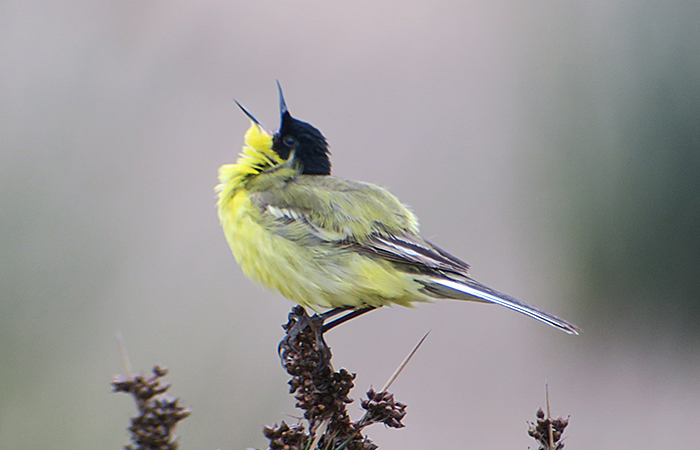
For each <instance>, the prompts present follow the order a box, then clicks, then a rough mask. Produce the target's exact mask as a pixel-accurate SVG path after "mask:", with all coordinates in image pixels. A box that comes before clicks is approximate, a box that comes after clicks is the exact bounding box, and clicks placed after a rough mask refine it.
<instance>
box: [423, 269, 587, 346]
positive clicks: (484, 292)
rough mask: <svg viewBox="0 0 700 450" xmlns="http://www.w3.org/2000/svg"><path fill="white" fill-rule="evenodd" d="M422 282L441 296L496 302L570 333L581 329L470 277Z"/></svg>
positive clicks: (577, 332) (427, 288) (432, 291)
mask: <svg viewBox="0 0 700 450" xmlns="http://www.w3.org/2000/svg"><path fill="white" fill-rule="evenodd" d="M421 283H422V284H423V285H424V286H425V288H426V290H427V291H429V292H430V293H431V294H433V295H437V296H439V297H446V298H454V299H458V300H475V301H483V302H487V303H495V304H497V305H501V306H505V307H506V308H508V309H512V310H513V311H517V312H519V313H521V314H525V315H526V316H530V317H532V318H533V319H537V320H539V321H542V322H544V323H546V324H549V325H551V326H553V327H555V328H559V329H560V330H562V331H564V332H566V333H568V334H575V335H577V334H579V332H580V329H579V328H578V327H577V326H576V325H574V324H572V323H569V322H567V321H565V320H563V319H560V318H558V317H556V316H553V315H552V314H549V313H546V312H544V311H542V310H541V309H538V308H536V307H534V306H532V305H528V304H527V303H525V302H521V301H520V300H518V299H516V298H513V297H511V296H509V295H505V294H502V293H500V292H498V291H494V290H493V289H491V288H490V287H488V286H484V285H483V284H481V283H479V282H478V281H475V280H473V279H471V278H469V277H460V279H459V281H457V280H454V279H452V278H442V277H441V278H430V279H429V280H421Z"/></svg>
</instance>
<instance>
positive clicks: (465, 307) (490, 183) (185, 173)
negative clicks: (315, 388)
mask: <svg viewBox="0 0 700 450" xmlns="http://www.w3.org/2000/svg"><path fill="white" fill-rule="evenodd" d="M699 48H700V3H699V2H697V1H694V0H671V1H669V2H663V3H658V2H651V1H625V0H622V1H615V2H603V1H596V0H581V1H561V0H559V1H546V0H535V1H527V2H526V1H520V0H511V1H503V0H495V1H489V2H481V1H465V2H456V1H453V2H443V1H435V2H426V1H411V0H408V1H403V2H396V1H394V2H390V1H376V0H374V1H363V0H360V1H355V2H332V1H289V2H279V1H269V0H261V1H255V2H252V1H251V2H237V1H200V2H184V1H167V2H166V1H107V2H94V3H86V2H69V1H56V2H35V1H23V2H19V1H5V2H2V3H0V61H1V63H0V104H1V105H2V106H1V107H0V135H1V136H2V138H1V142H0V386H1V387H0V449H3V450H4V449H17V448H36V449H39V448H51V449H94V448H100V449H110V448H112V449H117V448H121V446H122V445H123V444H124V443H125V442H126V441H127V433H126V431H125V428H126V426H127V425H128V419H129V417H130V416H131V415H132V414H133V412H134V405H133V402H132V400H131V399H130V398H129V397H127V396H125V395H122V394H119V395H116V394H111V393H110V385H109V383H110V381H111V379H112V376H113V375H115V374H119V373H124V368H123V366H122V363H121V360H120V356H119V353H118V350H117V341H116V334H117V333H118V332H121V333H122V334H123V336H124V340H125V343H126V346H127V348H128V351H129V355H130V357H131V362H132V364H133V366H134V369H135V370H137V371H149V370H150V368H151V367H152V365H153V364H154V363H156V362H160V363H162V364H164V365H166V366H168V367H169V368H170V370H171V374H170V375H169V376H168V379H167V380H168V381H170V382H171V383H172V384H173V386H174V387H173V388H172V390H171V394H172V395H174V396H179V397H181V398H182V399H183V401H184V403H185V404H186V406H188V407H190V408H192V409H193V411H194V413H193V415H192V417H191V418H189V419H187V420H186V421H185V422H183V424H182V425H181V426H180V427H179V428H178V432H179V434H180V435H181V439H180V443H181V446H182V448H183V449H194V448H197V449H238V450H240V449H245V448H248V447H255V448H267V447H266V446H267V440H266V439H265V438H264V437H263V436H262V432H261V430H262V427H263V425H265V424H273V423H275V422H279V421H281V420H285V421H287V422H294V421H295V420H296V419H295V417H296V416H298V415H299V411H298V410H296V409H295V408H294V402H293V400H292V398H291V396H289V395H288V394H287V390H288V388H287V385H286V381H287V377H286V374H285V372H284V371H283V370H282V368H281V367H280V364H279V361H278V358H277V355H276V352H275V350H276V346H277V343H278V342H279V340H280V339H281V338H282V336H283V334H282V329H281V328H280V325H281V324H282V323H284V322H285V321H286V314H287V313H288V311H289V309H290V307H291V304H290V303H289V302H288V301H286V300H284V299H282V298H279V297H276V296H275V295H274V294H272V293H269V292H268V291H266V290H263V289H260V288H258V287H257V286H255V285H253V284H252V283H251V282H250V281H248V280H247V279H246V278H245V277H244V276H243V274H242V273H241V271H240V269H239V268H238V267H237V265H236V263H235V261H234V259H233V257H232V255H231V254H230V251H229V249H228V246H227V245H226V243H225V241H224V238H223V233H222V232H221V230H220V227H219V224H218V220H217V217H216V211H215V198H214V190H213V189H214V186H215V184H216V183H217V179H216V176H217V168H218V167H219V166H220V165H222V164H224V163H231V162H233V161H235V159H236V156H237V154H238V152H239V150H240V147H241V145H242V143H243V134H244V132H245V130H246V129H247V128H248V126H249V121H248V119H247V118H246V117H245V116H244V115H243V114H242V113H241V112H240V111H239V110H238V108H237V107H236V105H235V104H234V102H233V98H236V99H237V100H239V101H240V102H241V103H243V104H244V105H246V106H247V107H248V108H249V109H250V110H251V111H252V112H253V113H254V114H256V115H257V116H258V118H259V119H260V120H261V121H262V122H263V123H264V124H266V125H267V126H268V127H269V128H271V129H275V128H276V127H277V124H278V120H279V117H278V107H277V92H276V87H275V79H276V78H277V79H279V80H280V82H281V83H282V86H283V87H284V89H285V95H286V99H287V103H288V105H289V108H290V111H291V112H292V114H294V116H296V117H298V118H300V119H302V120H306V121H309V122H311V123H313V124H314V125H316V126H317V127H319V128H320V129H321V130H322V131H323V132H324V134H325V135H326V136H327V137H328V139H329V141H330V143H331V146H332V152H333V164H334V172H335V174H336V175H338V176H342V177H346V178H353V179H359V180H364V181H369V182H373V183H377V184H379V185H381V186H384V187H387V188H389V189H390V190H391V191H392V192H393V193H394V194H396V195H397V196H398V197H399V198H401V199H402V200H403V201H404V202H406V203H407V204H409V205H411V206H412V207H413V209H414V210H415V212H416V213H417V214H418V215H419V217H421V219H422V231H423V234H424V235H425V237H427V238H429V239H431V240H432V241H433V242H434V243H436V244H437V245H439V246H441V247H444V248H445V249H447V250H448V251H450V252H451V253H453V254H455V255H458V256H459V257H461V258H463V259H465V260H466V261H467V262H469V263H471V264H472V273H473V275H474V277H475V278H476V279H478V280H480V281H482V282H484V283H486V284H489V285H491V286H493V287H495V288H497V289H499V290H501V291H504V292H508V293H511V294H512V295H515V296H517V297H519V298H522V299H524V300H527V301H530V302H532V303H535V304H537V305H539V306H541V307H543V308H545V309H547V310H550V311H552V312H554V313H556V314H558V315H560V316H562V317H564V318H566V319H569V320H571V321H572V322H575V323H577V324H578V325H579V326H581V328H582V329H583V334H582V335H581V336H579V337H571V336H567V335H565V334H563V333H561V332H558V331H557V330H555V329H553V328H550V327H547V326H545V325H543V324H541V323H537V322H535V321H533V320H531V319H528V318H526V317H524V316H521V315H519V314H515V313H512V312H509V311H507V310H505V309H504V308H497V307H492V306H486V305H481V304H465V303H462V302H451V301H442V302H438V303H436V304H433V305H421V306H420V307H418V308H417V309H404V308H385V309H384V310H380V311H377V312H374V313H372V314H369V315H367V316H364V317H362V318H360V319H358V320H355V321H352V322H350V323H348V324H346V325H343V326H342V327H340V328H339V329H337V330H334V331H332V332H331V333H329V336H328V342H329V344H330V345H331V346H332V347H333V351H334V354H335V359H334V362H335V365H336V367H340V366H344V367H347V368H348V369H349V370H350V371H353V372H357V373H358V376H357V379H356V385H357V388H356V390H355V391H353V397H354V398H355V399H359V398H360V397H361V396H362V395H363V393H364V392H365V391H366V390H367V389H368V388H369V387H370V386H375V387H379V386H381V385H383V384H384V382H385V381H386V380H387V379H388V377H389V376H390V375H391V373H392V372H393V371H394V369H395V368H396V366H397V365H398V364H399V363H400V361H401V360H402V359H403V358H404V356H405V355H406V354H407V353H408V352H409V351H410V350H411V348H412V347H413V345H414V344H415V343H416V342H417V341H418V340H419V339H420V337H421V336H422V335H423V334H424V333H425V332H426V331H428V330H432V333H431V335H430V337H429V338H428V340H427V341H426V343H425V344H424V346H423V347H422V348H421V350H420V351H419V352H418V354H417V355H416V357H415V358H414V360H413V362H412V363H411V365H409V366H408V368H407V370H406V371H405V372H404V373H403V374H402V375H401V377H400V378H399V379H398V381H397V382H396V383H395V384H394V386H393V389H392V390H393V391H394V392H395V395H396V398H397V399H398V400H400V401H402V402H405V403H407V404H408V405H409V407H408V416H407V418H406V419H405V423H406V425H407V427H406V428H405V429H401V430H393V429H384V428H382V427H380V426H375V427H374V428H370V429H369V430H368V435H369V437H370V438H372V439H373V440H374V441H375V443H377V444H378V445H379V446H380V448H382V449H384V450H390V449H425V448H486V447H490V448H512V449H516V448H520V449H525V448H527V447H528V446H529V447H530V448H535V443H534V441H532V440H531V439H530V438H528V436H527V434H526V431H527V424H526V421H528V420H530V421H531V420H534V419H535V411H536V410H537V408H539V407H540V406H544V385H545V380H546V381H547V382H548V384H549V390H550V400H551V405H552V413H553V415H555V416H558V415H563V416H567V415H571V424H570V426H569V428H568V429H567V432H566V435H567V436H568V437H567V440H566V446H567V448H570V449H571V450H574V449H585V448H602V449H607V448H610V449H620V448H630V449H636V448H659V447H660V448H673V447H674V446H676V447H682V448H688V447H693V446H697V445H698V444H699V443H700V414H698V412H699V411H700V351H699V350H700V325H699V324H700V52H699V51H698V49H699ZM350 411H351V413H352V414H354V417H355V418H358V417H359V416H360V414H361V413H360V408H359V401H356V402H355V403H354V404H353V405H351V407H350Z"/></svg>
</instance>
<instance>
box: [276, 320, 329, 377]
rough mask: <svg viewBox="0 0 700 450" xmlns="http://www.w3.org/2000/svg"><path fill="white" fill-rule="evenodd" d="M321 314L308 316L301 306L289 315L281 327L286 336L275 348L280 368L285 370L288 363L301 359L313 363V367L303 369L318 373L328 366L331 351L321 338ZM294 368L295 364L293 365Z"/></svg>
mask: <svg viewBox="0 0 700 450" xmlns="http://www.w3.org/2000/svg"><path fill="white" fill-rule="evenodd" d="M325 320H326V317H325V316H324V315H323V314H320V315H319V314H314V315H313V316H309V315H308V314H307V312H306V310H305V309H304V308H303V307H301V306H295V307H294V308H293V309H292V311H291V312H290V313H289V321H288V322H287V324H286V325H283V326H282V327H283V328H284V329H285V331H286V332H287V334H286V336H285V337H284V339H282V341H281V342H280V344H279V346H278V347H277V351H278V353H279V356H280V362H281V363H282V366H283V367H284V368H285V369H287V368H288V367H289V366H290V363H293V362H294V363H296V362H298V361H299V360H301V359H303V360H305V361H313V362H314V366H315V367H305V368H306V369H312V370H313V371H319V370H321V369H322V368H323V367H326V366H328V365H329V363H330V360H331V357H332V355H331V349H330V347H329V346H328V344H326V341H325V339H324V338H323V331H324V330H323V322H324V321H325ZM295 367H296V364H295Z"/></svg>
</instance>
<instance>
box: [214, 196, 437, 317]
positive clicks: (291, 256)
mask: <svg viewBox="0 0 700 450" xmlns="http://www.w3.org/2000/svg"><path fill="white" fill-rule="evenodd" d="M220 208H221V209H220V217H221V222H222V225H223V228H224V230H225V233H226V239H227V241H228V243H229V245H230V246H231V250H232V251H233V255H234V256H235V258H236V261H238V264H240V266H241V268H242V269H243V272H245V274H246V275H247V276H248V277H250V278H251V279H253V280H256V281H259V282H260V283H262V284H264V285H265V286H267V287H268V288H269V289H271V290H273V291H277V292H279V293H281V294H282V295H283V296H285V297H286V298H288V299H290V300H292V301H294V302H296V303H298V304H300V305H302V306H305V307H306V306H308V307H310V308H312V309H319V308H335V307H344V306H353V307H361V306H383V305H388V304H392V303H395V304H399V305H403V306H410V305H411V303H412V302H416V301H429V298H428V297H427V296H426V295H424V294H423V293H421V292H419V291H418V289H419V288H420V287H421V285H419V284H418V283H416V282H415V281H414V280H413V277H412V276H411V275H410V274H407V273H404V272H401V271H398V270H396V269H395V268H394V267H393V266H392V265H391V263H389V262H386V261H382V260H376V259H371V258H368V257H366V256H363V255H361V254H359V253H356V252H353V251H350V250H339V249H338V248H336V247H333V246H332V244H330V243H327V244H320V245H309V246H304V245H300V244H299V243H298V242H297V241H292V240H289V239H287V238H285V237H283V236H280V235H279V234H275V233H273V232H272V231H271V230H268V229H265V228H264V227H263V226H262V224H261V222H260V220H259V217H260V216H259V212H258V211H257V209H256V208H255V206H254V205H253V204H252V203H251V201H250V198H249V197H248V195H247V194H246V193H245V192H242V191H241V192H238V193H237V194H235V195H234V196H233V197H232V198H231V199H230V200H229V201H228V202H226V203H225V204H221V205H220Z"/></svg>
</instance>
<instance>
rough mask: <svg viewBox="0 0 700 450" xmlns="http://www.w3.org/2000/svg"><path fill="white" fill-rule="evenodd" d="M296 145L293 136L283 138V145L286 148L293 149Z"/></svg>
mask: <svg viewBox="0 0 700 450" xmlns="http://www.w3.org/2000/svg"><path fill="white" fill-rule="evenodd" d="M296 143H297V140H296V139H294V136H286V137H285V138H284V145H286V146H287V147H294V145H295V144H296Z"/></svg>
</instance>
